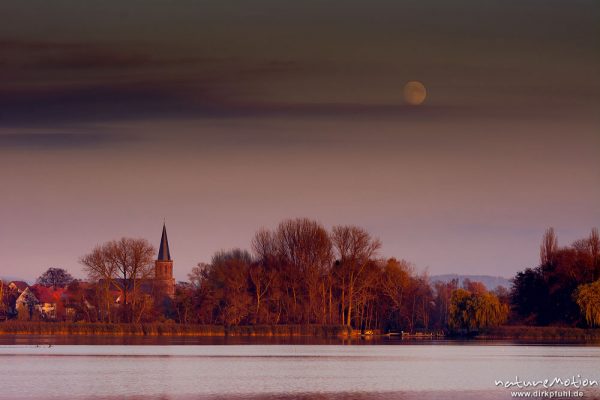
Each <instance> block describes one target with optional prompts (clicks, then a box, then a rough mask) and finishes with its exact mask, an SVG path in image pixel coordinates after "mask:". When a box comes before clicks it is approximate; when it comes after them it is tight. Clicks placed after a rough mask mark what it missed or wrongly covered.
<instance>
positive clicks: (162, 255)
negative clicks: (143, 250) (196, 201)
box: [158, 224, 171, 261]
mask: <svg viewBox="0 0 600 400" xmlns="http://www.w3.org/2000/svg"><path fill="white" fill-rule="evenodd" d="M158 261H171V252H170V251H169V239H167V226H166V225H165V224H163V230H162V237H161V238H160V247H159V248H158Z"/></svg>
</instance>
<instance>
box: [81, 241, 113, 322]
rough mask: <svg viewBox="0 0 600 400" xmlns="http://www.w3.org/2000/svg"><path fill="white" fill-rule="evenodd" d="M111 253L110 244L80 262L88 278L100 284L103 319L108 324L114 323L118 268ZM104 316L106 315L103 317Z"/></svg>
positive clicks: (97, 247) (102, 246) (95, 249)
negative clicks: (113, 290) (114, 300)
mask: <svg viewBox="0 0 600 400" xmlns="http://www.w3.org/2000/svg"><path fill="white" fill-rule="evenodd" d="M109 252H110V243H105V244H103V245H101V246H96V247H94V249H93V250H92V252H91V253H89V254H86V255H84V256H83V257H81V258H80V260H79V262H80V263H81V264H83V267H84V270H85V271H86V272H87V275H88V278H89V279H90V281H92V282H96V283H97V284H98V288H99V289H100V292H101V293H100V296H99V297H100V298H102V302H103V303H104V304H103V308H104V312H102V313H101V317H103V318H102V319H103V320H104V321H106V322H109V323H110V322H112V311H113V299H112V294H111V290H112V289H117V286H116V284H115V281H114V279H115V274H116V271H117V266H116V264H115V263H114V262H112V260H111V259H110V257H108V254H109ZM102 314H104V315H102Z"/></svg>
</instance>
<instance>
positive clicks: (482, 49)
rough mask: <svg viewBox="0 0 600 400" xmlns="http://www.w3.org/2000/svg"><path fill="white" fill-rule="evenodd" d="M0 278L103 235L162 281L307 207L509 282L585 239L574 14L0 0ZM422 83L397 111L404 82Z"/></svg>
mask: <svg viewBox="0 0 600 400" xmlns="http://www.w3.org/2000/svg"><path fill="white" fill-rule="evenodd" d="M0 15H3V23H2V24H0V184H1V185H0V187H1V189H0V197H1V198H2V201H1V203H0V251H2V254H3V257H2V261H0V276H20V277H23V278H26V279H34V278H35V277H37V276H38V275H39V274H40V273H41V272H43V271H44V270H45V269H46V268H48V267H51V266H58V267H64V268H66V269H68V270H69V271H71V272H72V273H73V274H74V275H76V276H77V277H83V274H82V272H81V267H80V266H79V264H78V261H77V260H78V258H79V257H80V256H81V255H83V254H85V253H86V252H88V251H90V250H91V248H92V247H93V246H94V245H96V244H99V243H102V242H104V241H106V240H110V239H115V238H119V237H121V236H133V237H144V238H147V239H148V240H150V241H151V242H152V243H153V244H154V245H155V246H157V245H158V241H159V239H160V233H161V228H162V222H163V219H166V222H167V228H168V233H169V241H170V244H171V253H172V255H173V258H174V260H175V275H176V278H178V279H185V278H186V275H187V273H188V272H189V271H190V270H191V268H192V267H193V266H194V265H195V264H196V263H197V262H199V261H209V260H210V257H211V255H212V254H213V253H214V252H215V251H217V250H220V249H227V248H232V247H243V248H248V247H249V243H250V240H251V238H252V236H253V234H254V232H255V231H256V230H257V229H258V228H260V227H262V226H265V227H269V228H273V227H275V226H276V225H277V223H278V222H279V221H281V220H282V219H284V218H289V217H299V216H302V217H304V216H306V217H310V218H314V219H317V220H319V221H321V222H322V223H323V224H324V225H325V226H326V227H328V228H330V227H331V226H333V225H336V224H357V225H360V226H363V227H365V228H367V229H368V230H369V231H370V232H371V233H372V234H373V235H375V236H378V237H379V238H380V239H381V240H382V241H383V244H384V246H383V249H382V251H381V255H382V256H395V257H398V258H405V259H408V260H410V261H412V262H414V263H415V264H416V266H417V267H418V268H419V269H421V270H424V269H425V268H428V270H429V272H430V273H432V274H437V273H450V272H456V273H465V274H490V275H501V276H506V277H509V276H511V275H513V274H514V273H515V272H516V271H517V270H521V269H523V268H525V267H529V266H533V265H535V264H536V262H537V260H538V245H539V242H540V239H541V235H542V233H543V231H544V229H545V228H546V227H549V226H553V227H554V228H555V229H556V231H557V232H558V235H559V241H560V243H561V244H569V243H570V242H571V241H573V240H575V239H578V238H581V237H584V236H586V235H587V234H588V233H589V231H590V229H591V228H592V227H594V226H600V185H599V183H600V133H599V132H600V117H599V115H600V114H599V113H598V110H599V109H600V108H599V106H600V75H599V74H598V71H599V70H600V54H599V52H598V51H597V50H598V48H599V44H600V43H599V40H598V38H599V37H600V10H599V7H598V6H597V4H596V3H595V2H594V1H592V0H590V1H570V2H563V1H529V0H526V1H522V2H506V1H497V2H485V4H483V3H482V2H477V1H474V0H469V1H456V2H445V1H443V2H442V1H433V0H430V1H419V2H417V1H408V2H397V1H393V2H392V1H383V0H377V1H373V2H357V1H345V2H341V1H331V2H326V3H322V2H316V1H315V2H312V1H303V2H295V3H293V4H292V3H291V2H278V1H277V2H276V1H258V2H252V4H250V2H231V1H219V2H216V1H215V2H212V3H211V2H201V3H196V2H182V3H180V4H178V7H177V8H176V7H175V6H169V5H167V3H164V2H154V1H144V2H141V1H140V2H135V1H134V2H128V4H127V5H123V4H121V2H106V1H104V2H94V1H90V2H86V4H85V6H84V5H83V4H82V3H78V2H74V1H57V2H55V3H54V2H53V4H52V5H50V4H49V3H47V2H45V1H39V2H30V3H28V4H27V5H25V4H19V3H14V4H8V3H2V4H0ZM410 80H419V81H421V82H423V83H424V84H425V86H426V87H427V90H428V97H427V100H426V102H425V104H424V105H422V106H418V107H411V106H407V105H406V104H405V103H404V101H403V97H402V88H403V86H404V84H405V83H406V82H407V81H410Z"/></svg>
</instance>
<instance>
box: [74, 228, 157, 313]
mask: <svg viewBox="0 0 600 400" xmlns="http://www.w3.org/2000/svg"><path fill="white" fill-rule="evenodd" d="M154 253H155V250H154V247H152V245H150V244H149V243H148V241H147V240H145V239H131V238H122V239H120V240H118V241H116V240H113V241H110V242H106V243H105V244H104V245H102V246H99V247H96V248H95V249H94V250H93V251H92V253H90V254H88V255H86V256H84V257H82V258H81V260H80V261H81V263H82V264H83V265H84V266H85V268H86V270H87V272H88V275H89V276H90V278H92V279H94V280H96V281H98V280H104V282H102V286H103V288H104V291H105V295H106V297H107V299H109V298H110V289H111V288H113V287H118V288H119V289H120V290H121V292H122V294H123V303H122V307H123V310H124V311H123V312H124V319H125V320H126V321H127V322H134V321H136V322H137V321H139V319H140V317H141V315H142V313H143V312H144V311H145V310H146V308H147V307H146V306H147V301H146V299H143V298H141V296H139V289H140V284H141V282H142V281H143V280H144V279H147V278H149V277H151V275H152V271H153V268H152V265H153V259H154V257H153V256H154ZM107 311H108V312H109V313H110V306H107ZM130 311H133V313H131V312H130Z"/></svg>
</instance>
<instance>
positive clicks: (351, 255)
mask: <svg viewBox="0 0 600 400" xmlns="http://www.w3.org/2000/svg"><path fill="white" fill-rule="evenodd" d="M331 239H332V242H333V246H334V248H335V251H336V256H337V257H338V265H337V266H338V274H339V276H340V277H341V280H342V292H343V295H342V297H345V299H344V302H347V304H348V312H347V315H346V325H348V326H351V324H352V308H353V306H354V300H355V296H356V294H357V293H358V291H359V285H361V283H362V282H363V275H364V271H365V269H366V267H367V265H368V263H369V261H371V260H372V259H373V258H374V257H375V255H376V254H377V251H378V250H379V248H380V247H381V242H380V241H379V239H375V238H373V237H371V235H370V234H369V233H368V232H367V231H366V230H364V229H362V228H359V227H357V226H335V227H334V228H333V232H332V234H331ZM342 307H345V304H342ZM342 314H343V311H342ZM342 319H343V318H342Z"/></svg>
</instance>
